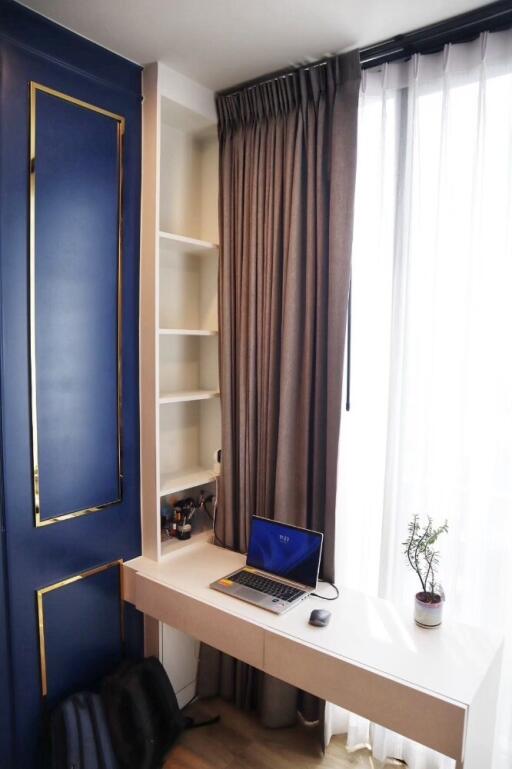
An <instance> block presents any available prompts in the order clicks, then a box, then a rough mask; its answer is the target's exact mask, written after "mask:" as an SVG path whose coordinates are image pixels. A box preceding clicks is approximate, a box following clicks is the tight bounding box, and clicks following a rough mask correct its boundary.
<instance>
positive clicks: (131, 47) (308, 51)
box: [24, 0, 485, 90]
mask: <svg viewBox="0 0 512 769" xmlns="http://www.w3.org/2000/svg"><path fill="white" fill-rule="evenodd" d="M24 4H25V5H27V6H28V7H30V8H33V9H34V10H35V11H38V12H39V13H42V14H44V15H45V16H47V17H48V18H50V19H53V20H54V21H56V22H58V23H60V24H62V25H63V26H65V27H68V28H69V29H72V30H74V31H75V32H78V33H79V34H81V35H83V36H84V37H87V38H89V39H90V40H93V41H94V42H96V43H99V44H101V45H103V46H104V47H106V48H109V49H110V50H112V51H115V52H116V53H119V54H121V55H122V56H125V57H126V58H128V59H131V60H132V61H135V62H137V63H139V64H148V63H149V62H152V61H156V60H159V61H163V62H165V63H166V64H168V65H169V66H170V67H172V68H173V69H175V70H177V71H178V72H181V73H182V74H183V75H187V76H188V77H190V78H192V79H193V80H196V81H198V82H199V83H202V84H203V85H205V86H208V87H209V88H213V89H215V90H218V89H222V88H226V87H228V86H231V85H234V84H236V83H240V82H243V81H244V80H248V79H250V78H253V77H258V76H259V75H262V74H265V73H266V72H271V71H273V70H276V69H280V68H282V67H286V66H288V65H291V64H298V63H303V62H306V61H311V60H314V59H318V58H321V57H322V56H324V55H326V54H330V53H338V52H341V51H346V50H349V49H351V48H356V47H359V46H364V45H369V44H371V43H376V42H379V41H381V40H384V39H386V38H389V37H393V36H394V35H397V34H399V33H401V32H409V31H411V30H413V29H416V28H418V27H421V26H424V25H426V24H431V23H433V22H436V21H440V20H441V19H446V18H448V17H450V16H454V15H456V14H458V13H463V12H464V11H468V10H470V9H472V8H477V7H478V6H481V5H483V4H485V3H484V2H483V0H429V2H425V0H24Z"/></svg>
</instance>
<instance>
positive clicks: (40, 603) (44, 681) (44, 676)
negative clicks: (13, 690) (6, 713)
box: [36, 558, 124, 697]
mask: <svg viewBox="0 0 512 769" xmlns="http://www.w3.org/2000/svg"><path fill="white" fill-rule="evenodd" d="M122 563H123V559H122V558H120V559H119V560H117V561H111V562H110V563H106V564H104V565H103V566H97V567H96V568H95V569H89V570H88V571H83V572H82V573H81V574H76V575H75V576H74V577H68V579H63V580H61V581H60V582H55V583H54V584H53V585H48V586H47V587H42V588H40V590H37V591H36V597H37V623H38V627H39V661H40V666H41V694H42V695H43V697H46V695H47V694H48V668H47V665H46V632H45V618H44V597H45V595H46V594H47V593H52V592H53V591H54V590H60V588H62V587H67V586H68V585H72V584H73V583H74V582H80V580H83V579H87V578H88V577H94V575H95V574H101V572H103V571H107V569H112V568H114V567H116V566H117V567H118V568H119V606H120V632H121V643H124V607H123V599H122V594H123V591H122V584H121V580H122V569H121V565H122Z"/></svg>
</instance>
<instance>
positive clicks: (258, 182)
mask: <svg viewBox="0 0 512 769" xmlns="http://www.w3.org/2000/svg"><path fill="white" fill-rule="evenodd" d="M359 78H360V67H359V56H358V54H357V53H353V54H348V55H346V56H338V57H333V58H331V59H329V60H328V61H327V62H326V63H324V64H322V65H317V66H310V67H305V68H302V69H298V70H297V71H295V72H293V73H292V74H290V75H286V76H283V77H278V78H276V79H272V80H269V81H268V82H265V83H262V84H261V85H256V86H250V87H248V88H246V89H243V90H241V91H239V92H237V93H235V94H232V95H225V96H222V95H221V96H219V97H218V99H217V109H218V116H219V139H220V163H219V166H220V168H219V170H220V203H219V216H220V279H219V280H220V291H219V296H220V386H221V399H222V400H221V403H222V476H221V479H220V486H219V505H218V512H217V519H216V527H215V531H216V537H217V542H218V544H221V545H224V546H226V547H229V548H232V549H235V550H238V551H240V552H246V550H247V540H248V535H249V528H250V521H251V516H252V515H254V514H257V515H262V516H266V517H269V518H275V519H277V520H280V521H284V522H286V523H291V524H296V525H299V526H305V527H307V528H310V529H316V530H319V531H323V532H324V534H325V538H324V555H323V563H322V576H323V577H324V578H325V579H328V580H334V543H335V503H336V477H337V458H338V434H339V424H340V415H341V400H342V392H341V391H342V374H343V356H344V345H345V329H346V314H347V301H348V292H349V282H350V251H351V244H352V219H353V202H354V184H355V165H356V137H357V105H358V94H359ZM269 689H270V690H272V694H271V695H269V693H268V692H269ZM266 690H267V691H266ZM199 693H200V694H201V695H214V694H218V693H220V694H221V695H223V696H225V697H227V698H228V699H232V700H234V701H235V702H236V703H237V704H238V705H240V706H246V707H249V706H253V705H255V704H256V701H257V700H259V703H260V706H261V702H262V701H263V702H264V703H265V701H266V702H267V706H268V703H269V702H272V703H274V705H275V703H276V702H279V701H281V702H282V703H283V706H284V707H285V705H284V703H287V704H288V707H289V706H290V703H292V710H293V712H295V708H294V706H293V702H294V697H295V699H296V693H295V690H293V689H292V688H291V687H285V686H284V685H282V684H281V685H279V684H277V682H275V681H269V680H268V678H266V679H264V678H263V677H262V676H259V675H258V674H257V673H256V671H254V670H253V669H252V668H250V667H249V666H248V665H245V664H243V663H241V662H237V661H235V660H233V659H232V658H229V657H227V656H226V655H222V654H220V653H219V652H216V651H214V650H213V649H211V648H209V647H205V646H203V647H202V649H201V656H200V666H199ZM272 720H273V719H272V717H271V718H269V719H267V722H272ZM274 720H275V723H276V724H280V723H282V719H281V720H280V718H279V714H277V716H276V718H275V719H274ZM285 720H286V717H285Z"/></svg>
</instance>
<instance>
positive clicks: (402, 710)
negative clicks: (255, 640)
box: [264, 632, 466, 759]
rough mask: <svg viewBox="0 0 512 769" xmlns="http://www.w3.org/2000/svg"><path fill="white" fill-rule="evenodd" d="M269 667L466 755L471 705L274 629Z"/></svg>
mask: <svg viewBox="0 0 512 769" xmlns="http://www.w3.org/2000/svg"><path fill="white" fill-rule="evenodd" d="M264 670H265V673H269V674H270V675H272V676H275V677H276V678H280V679H282V680H283V681H287V682H288V683H291V684H294V685H295V686H298V687H299V688H301V689H304V690H305V691H308V692H311V694H316V695H317V696H318V697H321V698H322V699H325V700H328V701H329V702H333V703H334V704H336V705H340V706H341V707H344V708H347V710H351V711H352V712H353V713H357V714H358V715H360V716H363V717H365V718H369V719H370V720H371V721H374V722H375V723H377V724H381V725H382V726H385V727H387V728H388V729H392V730H393V731H396V732H398V733H399V734H402V735H404V736H405V737H409V738H410V739H413V740H416V741H417V742H421V743H422V744H423V745H427V746H428V747H430V748H433V749H434V750H438V751H439V752H440V753H444V754H445V755H447V756H450V757H451V758H455V759H460V758H461V756H460V748H461V745H462V744H463V741H464V740H463V735H464V720H465V713H466V708H465V706H464V705H462V704H460V703H457V702H453V701H448V700H445V699H441V698H439V697H436V695H435V694H433V693H431V692H426V691H423V690H420V689H414V688H412V687H410V686H407V685H406V684H405V683H400V682H399V681H397V680H395V679H392V678H388V677H386V676H385V675H383V674H381V673H379V672H378V671H376V670H373V669H370V668H362V667H359V666H358V665H356V664H355V663H352V662H350V661H348V660H344V659H341V658H339V657H334V656H332V655H328V654H326V652H325V651H324V650H322V649H319V648H315V647H312V646H308V645H306V644H304V643H301V642H299V641H297V640H296V639H294V638H292V637H289V636H280V635H277V634H274V633H271V632H269V633H267V636H266V640H265V667H264Z"/></svg>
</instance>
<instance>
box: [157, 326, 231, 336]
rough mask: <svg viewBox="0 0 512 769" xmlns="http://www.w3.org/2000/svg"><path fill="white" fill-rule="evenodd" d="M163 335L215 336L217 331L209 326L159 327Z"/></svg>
mask: <svg viewBox="0 0 512 769" xmlns="http://www.w3.org/2000/svg"><path fill="white" fill-rule="evenodd" d="M159 333H160V334H162V335H163V336H217V335H218V333H219V332H218V331H213V330H212V329H209V328H161V329H160V330H159Z"/></svg>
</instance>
